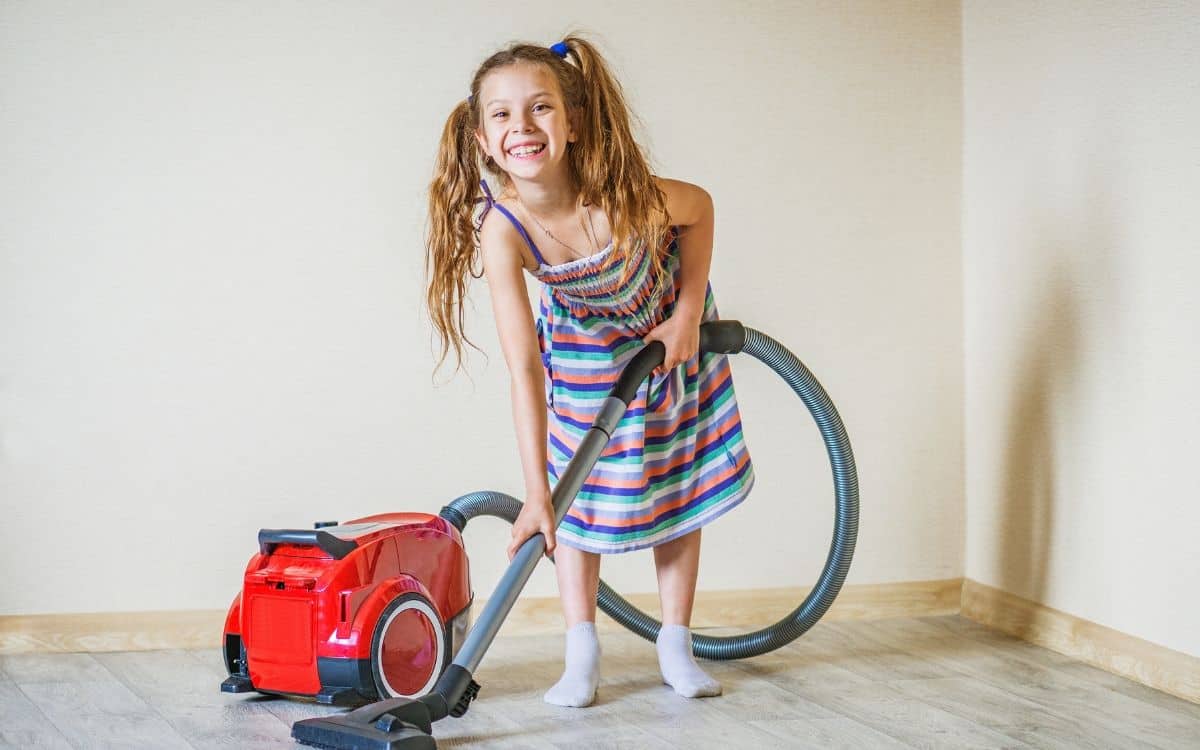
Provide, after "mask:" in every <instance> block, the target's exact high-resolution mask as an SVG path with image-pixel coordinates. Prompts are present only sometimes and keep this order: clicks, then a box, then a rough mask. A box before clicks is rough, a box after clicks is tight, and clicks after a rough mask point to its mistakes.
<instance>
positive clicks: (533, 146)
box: [507, 143, 546, 159]
mask: <svg viewBox="0 0 1200 750" xmlns="http://www.w3.org/2000/svg"><path fill="white" fill-rule="evenodd" d="M545 150H546V144H544V143H522V144H521V145H519V146H513V147H512V148H510V149H509V150H508V151H507V153H508V155H509V156H511V157H512V158H514V159H533V158H536V157H537V156H538V155H539V154H541V153H542V152H543V151H545Z"/></svg>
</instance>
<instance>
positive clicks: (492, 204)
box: [476, 180, 546, 266]
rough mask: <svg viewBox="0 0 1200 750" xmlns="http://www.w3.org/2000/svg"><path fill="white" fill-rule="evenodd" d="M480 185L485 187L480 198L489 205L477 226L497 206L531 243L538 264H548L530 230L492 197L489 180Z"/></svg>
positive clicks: (478, 225)
mask: <svg viewBox="0 0 1200 750" xmlns="http://www.w3.org/2000/svg"><path fill="white" fill-rule="evenodd" d="M479 186H480V187H481V188H483V197H482V198H480V199H479V200H480V201H483V202H484V203H487V206H486V207H485V208H484V209H483V213H482V214H480V216H479V224H477V225H476V226H477V227H480V226H483V217H485V216H487V212H488V210H489V209H491V208H492V207H495V208H496V210H497V211H499V212H500V213H502V214H504V216H505V217H506V218H507V219H508V220H509V221H510V222H512V225H513V226H514V227H516V228H517V231H518V232H520V233H521V237H523V238H524V239H525V244H526V245H529V250H530V251H531V252H532V253H533V259H534V260H536V261H537V262H538V265H539V266H544V265H546V260H545V259H544V258H543V257H542V254H541V253H540V252H539V251H538V249H537V245H535V244H533V238H532V237H530V236H529V232H526V231H525V227H524V226H522V225H521V222H520V221H518V220H517V217H515V216H513V215H512V212H511V211H509V210H508V209H507V208H505V207H504V206H502V205H500V204H499V203H497V202H496V199H495V198H493V197H492V191H491V188H489V187H488V184H487V180H480V181H479Z"/></svg>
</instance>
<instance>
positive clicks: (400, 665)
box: [221, 513, 471, 706]
mask: <svg viewBox="0 0 1200 750" xmlns="http://www.w3.org/2000/svg"><path fill="white" fill-rule="evenodd" d="M258 536H259V552H258V554H256V555H254V556H253V557H251V558H250V562H249V564H248V565H247V566H246V573H245V578H244V581H243V584H242V591H241V593H240V594H238V596H237V597H236V598H235V599H234V601H233V605H232V606H230V608H229V615H228V616H227V617H226V619H225V639H224V640H225V665H226V667H228V669H229V673H230V677H229V679H227V680H225V682H223V683H222V684H221V690H222V691H224V692H228V693H244V692H250V691H257V692H260V693H276V694H284V695H297V696H310V697H312V698H315V699H316V700H317V702H319V703H327V704H333V705H339V706H348V705H358V704H361V703H366V702H368V701H374V700H381V699H384V698H402V697H410V696H417V695H423V694H425V693H427V692H429V690H430V689H432V687H433V685H434V683H435V682H436V681H437V678H438V677H439V676H440V675H441V673H442V671H443V670H444V669H445V668H446V666H447V665H449V664H450V662H451V661H452V660H453V658H454V654H455V653H456V652H457V650H458V647H459V646H461V645H462V641H463V638H464V637H465V635H466V631H467V629H468V626H469V625H470V606H471V583H470V576H469V568H468V562H467V555H466V552H465V551H464V549H463V542H462V536H461V535H460V534H459V532H458V529H456V528H455V527H454V526H453V525H452V524H450V523H449V522H448V521H446V520H445V519H443V518H441V517H440V516H433V515H429V514H426V513H384V514H380V515H375V516H368V517H366V518H359V519H356V520H353V521H348V522H346V523H344V524H339V525H333V524H317V528H314V529H300V530H296V529H263V530H262V531H260V532H259V535H258Z"/></svg>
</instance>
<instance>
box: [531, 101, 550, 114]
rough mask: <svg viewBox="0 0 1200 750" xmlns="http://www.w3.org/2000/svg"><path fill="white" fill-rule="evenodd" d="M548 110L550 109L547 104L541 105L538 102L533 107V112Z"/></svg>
mask: <svg viewBox="0 0 1200 750" xmlns="http://www.w3.org/2000/svg"><path fill="white" fill-rule="evenodd" d="M548 109H550V105H549V104H543V103H541V102H539V103H537V104H535V105H533V111H534V112H545V111H546V110H548Z"/></svg>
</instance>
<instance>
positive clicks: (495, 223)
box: [479, 211, 554, 559]
mask: <svg viewBox="0 0 1200 750" xmlns="http://www.w3.org/2000/svg"><path fill="white" fill-rule="evenodd" d="M479 241H480V251H481V253H482V255H483V272H484V275H485V276H486V277H487V282H488V287H489V290H490V292H491V297H492V313H493V316H494V317H495V320H496V331H497V333H498V334H499V338H500V348H501V350H502V351H503V352H504V361H505V363H506V364H507V365H508V373H509V390H510V393H511V396H512V414H513V424H514V426H515V427H516V433H517V449H518V451H519V453H520V455H521V468H522V473H523V475H524V478H525V504H524V507H523V508H522V510H521V514H520V516H519V517H518V518H517V522H516V523H515V524H513V530H512V541H511V542H510V544H509V547H508V556H509V558H510V559H511V558H512V556H513V555H514V554H516V551H517V549H518V548H519V547H520V546H521V544H522V543H523V542H524V541H525V540H526V539H528V538H529V537H531V536H533V535H534V534H536V533H539V532H540V533H541V534H542V535H544V536H545V537H546V552H547V554H549V553H551V552H553V551H554V509H553V506H552V505H551V502H550V483H549V480H548V479H547V477H546V393H545V376H544V375H543V372H542V357H541V352H540V350H539V349H538V341H537V329H536V328H535V327H534V323H533V313H532V312H531V311H530V309H529V297H528V293H527V292H526V290H525V277H524V275H523V274H524V272H523V266H524V263H525V261H524V259H523V257H522V249H521V240H520V238H519V236H518V235H517V233H516V230H514V229H513V228H512V227H511V226H509V225H508V222H506V221H504V219H503V217H498V216H496V212H495V211H493V212H490V213H489V214H488V216H487V217H486V218H485V220H484V222H483V226H482V227H481V228H480V233H479Z"/></svg>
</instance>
